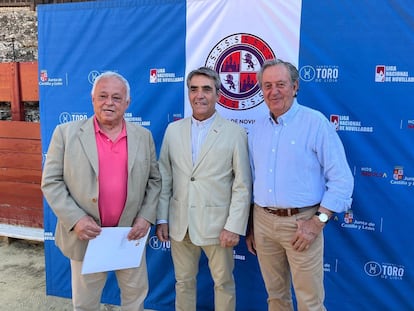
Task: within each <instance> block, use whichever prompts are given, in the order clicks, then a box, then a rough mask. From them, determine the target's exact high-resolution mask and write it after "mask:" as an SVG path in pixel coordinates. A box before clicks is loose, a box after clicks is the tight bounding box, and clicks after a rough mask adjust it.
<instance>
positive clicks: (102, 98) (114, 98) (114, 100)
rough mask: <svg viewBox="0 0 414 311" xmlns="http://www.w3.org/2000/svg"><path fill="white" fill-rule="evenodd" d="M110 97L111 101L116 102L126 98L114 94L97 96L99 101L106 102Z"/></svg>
mask: <svg viewBox="0 0 414 311" xmlns="http://www.w3.org/2000/svg"><path fill="white" fill-rule="evenodd" d="M109 98H110V99H111V102H113V103H115V104H120V103H122V101H123V100H124V99H123V98H122V97H121V96H118V95H113V96H111V97H109V96H108V95H104V94H101V95H98V97H97V99H98V101H100V102H106V101H107V100H108V99H109Z"/></svg>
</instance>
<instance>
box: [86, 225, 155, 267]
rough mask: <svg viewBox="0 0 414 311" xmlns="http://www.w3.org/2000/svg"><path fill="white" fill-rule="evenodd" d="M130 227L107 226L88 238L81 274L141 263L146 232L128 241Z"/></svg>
mask: <svg viewBox="0 0 414 311" xmlns="http://www.w3.org/2000/svg"><path fill="white" fill-rule="evenodd" d="M130 230H131V227H107V228H102V232H101V234H100V235H98V236H97V237H96V238H95V239H93V240H90V241H89V244H88V248H87V249H86V254H85V258H84V259H83V266H82V274H88V273H96V272H104V271H113V270H120V269H128V268H136V267H139V265H140V264H141V259H142V255H143V253H144V250H145V245H146V241H147V238H148V234H149V232H150V229H148V232H147V234H146V235H145V236H144V237H142V238H141V239H139V240H133V241H128V238H127V235H128V232H129V231H130Z"/></svg>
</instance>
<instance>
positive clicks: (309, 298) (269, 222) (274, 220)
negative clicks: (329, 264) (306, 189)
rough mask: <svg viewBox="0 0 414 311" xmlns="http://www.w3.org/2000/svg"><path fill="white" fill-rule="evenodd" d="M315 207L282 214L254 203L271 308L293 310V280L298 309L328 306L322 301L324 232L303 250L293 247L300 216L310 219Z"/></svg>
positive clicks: (317, 310) (311, 310) (258, 248)
mask: <svg viewBox="0 0 414 311" xmlns="http://www.w3.org/2000/svg"><path fill="white" fill-rule="evenodd" d="M315 211H316V208H315V209H313V208H312V209H307V210H306V211H303V212H301V213H299V214H296V215H293V216H290V217H280V216H276V215H273V214H270V213H268V212H266V211H265V210H264V209H263V208H262V207H260V206H257V205H255V207H254V214H253V215H254V216H253V221H254V239H255V242H256V251H257V256H258V260H259V265H260V270H261V272H262V276H263V279H264V282H265V286H266V290H267V294H268V299H267V302H268V310H269V311H292V310H293V303H292V295H291V284H292V282H293V288H294V290H295V296H296V302H297V309H298V311H323V310H326V309H325V307H324V305H323V301H324V298H325V292H324V287H323V233H322V232H321V234H319V236H318V237H317V238H316V240H315V241H314V242H313V243H312V245H311V247H310V248H309V249H308V250H306V251H303V252H298V251H295V250H294V249H293V248H292V244H291V241H292V238H293V236H294V234H295V232H296V229H297V225H296V220H297V219H310V218H311V217H312V216H313V215H314V214H315Z"/></svg>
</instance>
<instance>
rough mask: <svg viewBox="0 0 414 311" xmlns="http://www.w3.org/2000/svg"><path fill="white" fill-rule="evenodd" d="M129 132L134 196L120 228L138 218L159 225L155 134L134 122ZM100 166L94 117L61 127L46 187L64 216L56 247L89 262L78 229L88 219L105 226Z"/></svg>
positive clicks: (55, 138)
mask: <svg viewBox="0 0 414 311" xmlns="http://www.w3.org/2000/svg"><path fill="white" fill-rule="evenodd" d="M126 131H127V139H128V189H127V191H128V192H127V199H126V203H125V208H124V211H123V213H122V215H121V218H120V220H119V226H120V227H129V226H132V225H133V222H134V220H135V218H136V217H137V216H141V217H143V218H145V219H146V220H148V221H149V222H151V223H154V222H155V220H156V208H157V202H158V197H159V193H160V189H161V176H160V173H159V170H158V163H157V161H156V154H155V147H154V141H153V138H152V135H151V132H150V131H148V130H147V129H145V128H143V127H141V126H137V125H135V124H132V123H128V122H126ZM98 168H99V166H98V153H97V148H96V141H95V130H94V126H93V118H89V119H88V120H82V121H77V122H71V123H66V124H62V125H59V126H57V127H56V129H55V130H54V133H53V136H52V139H51V142H50V145H49V150H48V152H47V157H46V161H45V164H44V169H43V175H42V184H41V188H42V191H43V194H44V196H45V198H46V200H47V202H48V203H49V205H50V207H51V209H52V210H53V212H54V213H55V214H56V216H57V218H58V222H57V226H56V232H55V243H56V245H57V246H58V247H59V248H60V249H61V251H62V252H63V254H64V255H65V256H67V257H69V258H71V259H73V260H83V257H84V255H85V251H86V247H87V244H88V242H87V241H81V240H79V239H78V238H77V236H76V234H75V232H74V231H73V230H72V229H73V227H74V226H75V224H76V223H77V222H78V221H79V219H80V218H82V217H83V216H85V215H89V216H91V217H93V218H94V219H95V220H96V222H97V223H98V224H99V225H100V224H101V221H100V216H99V209H98V193H99V192H98V189H99V184H98V176H99V171H98Z"/></svg>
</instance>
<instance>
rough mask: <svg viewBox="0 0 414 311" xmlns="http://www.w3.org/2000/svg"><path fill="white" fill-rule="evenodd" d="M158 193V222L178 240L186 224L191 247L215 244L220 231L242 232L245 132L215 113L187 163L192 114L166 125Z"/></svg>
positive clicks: (247, 189)
mask: <svg viewBox="0 0 414 311" xmlns="http://www.w3.org/2000/svg"><path fill="white" fill-rule="evenodd" d="M159 165H160V172H161V176H162V191H161V196H160V202H159V204H158V215H157V218H158V219H159V220H168V224H169V234H170V237H171V238H173V239H174V240H177V241H181V240H182V239H183V238H184V236H185V234H186V232H187V228H188V232H189V235H190V238H191V241H192V242H193V243H194V244H196V245H212V244H218V243H219V235H220V232H221V231H222V230H223V229H226V230H228V231H231V232H234V233H237V234H240V235H244V234H245V231H246V224H247V219H248V215H249V206H250V196H251V173H250V166H249V157H248V147H247V135H246V131H245V130H244V129H243V128H241V127H240V126H238V125H236V124H234V123H233V122H230V121H228V120H225V119H224V118H222V117H220V116H219V115H217V116H216V118H215V120H214V122H213V124H212V125H211V128H210V131H209V133H208V135H207V137H206V139H205V142H204V144H203V146H202V149H201V150H200V153H199V156H198V159H197V163H195V164H194V166H193V164H192V146H191V118H186V119H183V120H179V121H176V122H173V123H171V124H170V125H169V126H168V128H167V130H166V132H165V136H164V140H163V143H162V147H161V152H160V159H159Z"/></svg>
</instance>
